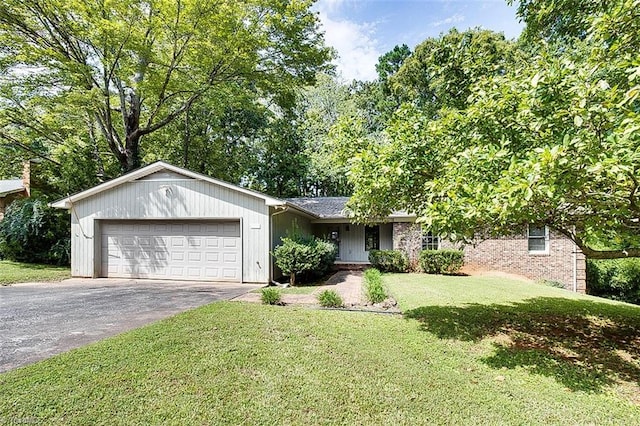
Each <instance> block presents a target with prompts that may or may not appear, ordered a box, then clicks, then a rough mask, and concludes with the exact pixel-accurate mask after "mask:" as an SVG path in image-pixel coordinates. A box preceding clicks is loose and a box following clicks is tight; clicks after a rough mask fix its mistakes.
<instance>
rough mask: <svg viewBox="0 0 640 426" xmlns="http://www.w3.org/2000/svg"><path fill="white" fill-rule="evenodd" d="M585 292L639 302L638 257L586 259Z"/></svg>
mask: <svg viewBox="0 0 640 426" xmlns="http://www.w3.org/2000/svg"><path fill="white" fill-rule="evenodd" d="M587 293H589V294H592V295H594V296H600V297H606V298H609V299H614V300H622V301H625V302H629V303H635V304H640V259H613V260H587Z"/></svg>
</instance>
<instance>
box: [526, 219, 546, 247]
mask: <svg viewBox="0 0 640 426" xmlns="http://www.w3.org/2000/svg"><path fill="white" fill-rule="evenodd" d="M527 239H528V245H529V253H548V252H549V230H548V229H547V227H546V226H540V225H529V229H528V232H527Z"/></svg>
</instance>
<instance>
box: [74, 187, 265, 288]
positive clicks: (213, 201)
mask: <svg viewBox="0 0 640 426" xmlns="http://www.w3.org/2000/svg"><path fill="white" fill-rule="evenodd" d="M73 209H74V212H72V225H71V236H72V245H71V251H72V255H71V258H72V264H71V271H72V275H73V276H84V277H92V276H98V275H99V273H100V272H99V271H100V269H99V263H100V260H99V259H100V253H99V246H100V244H96V240H97V241H98V243H99V235H100V233H99V232H100V231H99V229H98V228H97V227H96V225H99V220H100V219H240V221H241V234H242V265H243V266H242V275H243V276H242V280H243V282H267V281H268V279H269V208H268V207H267V206H266V205H265V202H264V200H262V199H260V198H258V197H253V196H251V195H247V194H243V193H241V192H238V191H234V190H232V189H228V188H224V187H220V186H218V185H214V184H211V183H209V182H204V181H200V180H195V179H188V180H176V179H168V180H140V181H135V182H129V183H125V184H122V185H120V186H118V187H116V188H113V189H111V190H107V191H105V192H102V193H100V194H97V195H95V196H93V197H90V198H87V199H84V200H82V201H79V202H78V203H76V204H74V206H73Z"/></svg>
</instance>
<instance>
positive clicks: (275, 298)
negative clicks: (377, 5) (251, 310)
mask: <svg viewBox="0 0 640 426" xmlns="http://www.w3.org/2000/svg"><path fill="white" fill-rule="evenodd" d="M281 299H282V298H281V296H280V290H278V289H277V288H272V287H267V288H263V289H262V293H261V294H260V300H262V304H263V305H277V304H279V303H280V301H281Z"/></svg>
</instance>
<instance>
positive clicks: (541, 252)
mask: <svg viewBox="0 0 640 426" xmlns="http://www.w3.org/2000/svg"><path fill="white" fill-rule="evenodd" d="M531 226H532V225H531V224H528V225H527V250H528V252H529V254H530V255H533V256H536V255H548V254H549V245H550V244H549V227H548V226H547V225H544V226H543V227H544V250H530V249H529V240H530V239H531V238H532V237H531V236H530V235H529V229H530V228H531ZM534 226H535V225H534ZM537 227H538V228H539V227H540V226H537ZM533 238H536V239H542V237H541V236H535V235H534V236H533Z"/></svg>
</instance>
